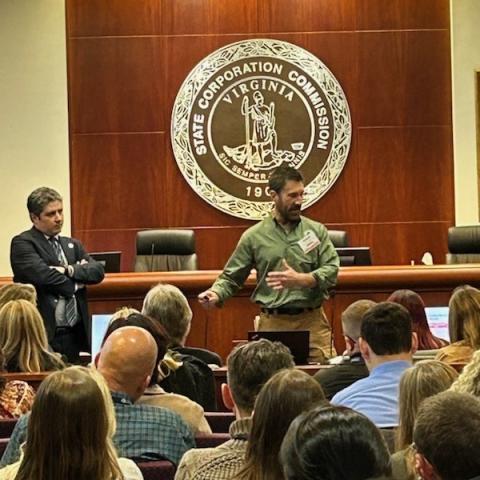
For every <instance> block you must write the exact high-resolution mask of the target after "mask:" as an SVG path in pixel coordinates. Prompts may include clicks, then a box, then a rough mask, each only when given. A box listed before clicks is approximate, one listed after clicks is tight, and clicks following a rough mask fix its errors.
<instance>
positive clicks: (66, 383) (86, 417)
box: [0, 367, 143, 480]
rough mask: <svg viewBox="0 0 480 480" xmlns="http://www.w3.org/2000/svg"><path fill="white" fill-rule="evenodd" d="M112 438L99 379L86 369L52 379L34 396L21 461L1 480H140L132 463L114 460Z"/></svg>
mask: <svg viewBox="0 0 480 480" xmlns="http://www.w3.org/2000/svg"><path fill="white" fill-rule="evenodd" d="M24 418H27V417H24ZM22 423H23V426H24V427H26V425H27V423H26V422H22ZM18 433H19V429H17V428H15V431H14V433H13V436H12V439H11V442H12V443H16V438H15V435H18ZM114 433H115V416H114V413H113V405H112V400H111V397H110V395H109V392H108V389H107V387H106V385H105V382H104V381H103V379H102V377H101V376H100V375H99V374H98V373H96V372H95V371H93V370H90V369H87V368H84V367H70V368H66V369H65V370H63V371H61V372H55V373H52V374H51V375H49V376H48V377H47V378H46V379H45V380H44V381H43V382H42V384H41V385H40V388H39V390H38V394H37V398H36V399H35V402H34V405H33V408H32V413H31V415H30V418H29V421H28V432H27V434H26V435H27V442H26V444H25V447H24V449H23V453H22V456H21V458H20V460H19V461H17V462H15V463H14V464H12V465H9V466H7V467H5V468H3V469H2V470H0V480H32V479H35V480H63V479H79V480H80V479H89V480H141V479H142V478H143V476H142V474H141V472H140V470H139V468H138V467H137V466H136V465H135V464H134V463H133V462H132V461H131V460H127V459H126V458H118V457H117V453H116V451H115V448H114V447H113V443H112V437H113V434H114ZM8 448H10V444H9V446H8Z"/></svg>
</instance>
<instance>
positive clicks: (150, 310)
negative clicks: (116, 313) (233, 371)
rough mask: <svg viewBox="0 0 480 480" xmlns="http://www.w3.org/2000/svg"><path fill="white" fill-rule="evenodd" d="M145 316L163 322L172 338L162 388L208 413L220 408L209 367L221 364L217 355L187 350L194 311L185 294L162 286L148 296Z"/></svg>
mask: <svg viewBox="0 0 480 480" xmlns="http://www.w3.org/2000/svg"><path fill="white" fill-rule="evenodd" d="M142 313H143V314H144V315H147V316H148V317H150V318H153V320H155V321H157V322H159V323H160V324H161V325H162V326H163V327H164V328H165V330H166V331H167V333H168V335H169V337H170V344H169V350H168V351H167V354H166V355H165V360H164V361H163V362H162V364H161V370H162V374H163V377H164V378H163V380H162V381H161V382H160V386H161V387H162V388H163V389H164V390H166V391H167V392H171V393H178V394H180V395H184V396H185V397H188V398H190V399H191V400H193V401H194V402H197V403H198V404H200V405H201V406H202V407H203V408H204V409H205V410H206V411H207V412H212V411H215V410H216V409H217V402H216V396H215V379H214V376H213V372H212V370H211V368H210V367H209V366H208V364H211V363H216V364H219V363H221V360H220V357H218V355H217V354H214V353H212V352H209V351H208V350H204V349H201V348H190V347H185V346H184V344H185V340H186V338H187V336H188V333H189V331H190V325H191V320H192V310H191V309H190V306H189V305H188V302H187V299H186V298H185V296H184V295H183V293H182V292H181V291H180V290H179V289H178V288H177V287H175V286H173V285H163V284H159V285H157V286H156V287H153V288H152V289H151V290H150V291H149V292H148V293H147V296H146V297H145V300H144V302H143V309H142Z"/></svg>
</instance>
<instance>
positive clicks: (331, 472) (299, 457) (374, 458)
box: [280, 406, 391, 480]
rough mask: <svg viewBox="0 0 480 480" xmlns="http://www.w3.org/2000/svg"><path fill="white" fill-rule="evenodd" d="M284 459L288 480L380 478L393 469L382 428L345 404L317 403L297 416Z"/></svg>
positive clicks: (387, 474)
mask: <svg viewBox="0 0 480 480" xmlns="http://www.w3.org/2000/svg"><path fill="white" fill-rule="evenodd" d="M280 459H281V462H282V464H283V471H284V475H285V480H367V479H371V480H373V479H378V480H380V479H387V478H390V473H391V472H390V456H389V453H388V449H387V446H386V444H385V442H384V440H383V438H382V435H381V434H380V432H379V431H378V429H377V428H375V425H373V423H372V422H371V421H370V420H368V418H366V417H364V416H363V415H362V414H360V413H357V412H355V411H353V410H350V409H349V408H345V407H333V406H330V407H324V406H323V407H322V406H321V407H316V408H314V409H313V410H310V411H309V412H306V413H303V414H302V415H300V416H299V417H298V418H296V419H295V420H294V421H293V422H292V424H291V425H290V428H289V429H288V432H287V434H286V435H285V438H284V440H283V443H282V448H281V453H280Z"/></svg>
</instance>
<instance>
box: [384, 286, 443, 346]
mask: <svg viewBox="0 0 480 480" xmlns="http://www.w3.org/2000/svg"><path fill="white" fill-rule="evenodd" d="M387 301H389V302H395V303H399V304H400V305H403V306H404V307H405V308H406V309H407V310H408V311H409V312H410V315H411V317H412V329H413V331H414V332H415V333H416V334H417V340H418V350H436V349H438V348H442V347H445V346H446V345H448V342H447V341H446V340H443V339H442V338H438V337H435V336H434V335H433V333H432V332H431V331H430V327H429V326H428V321H427V314H426V313H425V304H424V303H423V300H422V297H421V296H420V295H419V294H418V293H415V292H413V291H412V290H395V291H394V292H393V293H392V294H391V295H390V297H388V300H387Z"/></svg>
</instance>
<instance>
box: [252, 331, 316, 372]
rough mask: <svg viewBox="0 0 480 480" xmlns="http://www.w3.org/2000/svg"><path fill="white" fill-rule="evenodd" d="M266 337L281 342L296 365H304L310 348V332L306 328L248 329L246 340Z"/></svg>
mask: <svg viewBox="0 0 480 480" xmlns="http://www.w3.org/2000/svg"><path fill="white" fill-rule="evenodd" d="M261 338H266V339H267V340H270V341H271V342H281V343H283V344H284V345H285V346H286V347H288V349H289V350H290V353H291V354H292V356H293V360H294V362H295V364H296V365H306V364H307V363H308V355H309V349H310V345H309V344H310V332H309V331H308V330H288V331H286V330H280V331H279V330H277V331H269V330H268V331H267V330H261V331H249V332H248V341H249V342H251V341H255V340H260V339H261Z"/></svg>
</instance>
